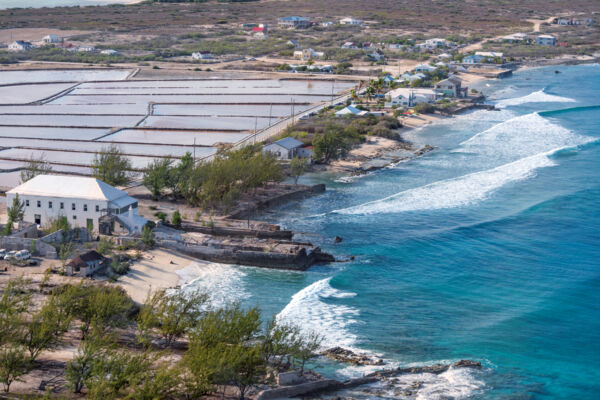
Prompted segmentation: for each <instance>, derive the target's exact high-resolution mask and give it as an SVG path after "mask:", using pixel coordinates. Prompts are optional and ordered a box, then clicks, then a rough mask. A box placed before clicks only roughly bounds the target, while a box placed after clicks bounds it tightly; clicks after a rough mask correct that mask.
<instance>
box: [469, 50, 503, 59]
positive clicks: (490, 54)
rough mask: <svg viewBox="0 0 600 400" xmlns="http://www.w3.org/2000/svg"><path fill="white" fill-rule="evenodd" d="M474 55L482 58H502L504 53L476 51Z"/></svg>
mask: <svg viewBox="0 0 600 400" xmlns="http://www.w3.org/2000/svg"><path fill="white" fill-rule="evenodd" d="M475 55H476V56H481V57H484V58H504V53H500V52H498V51H477V52H475Z"/></svg>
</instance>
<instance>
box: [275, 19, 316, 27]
mask: <svg viewBox="0 0 600 400" xmlns="http://www.w3.org/2000/svg"><path fill="white" fill-rule="evenodd" d="M278 24H279V26H280V27H281V28H295V29H298V28H308V27H310V26H311V22H310V19H309V18H305V17H298V16H291V17H283V18H279V20H278Z"/></svg>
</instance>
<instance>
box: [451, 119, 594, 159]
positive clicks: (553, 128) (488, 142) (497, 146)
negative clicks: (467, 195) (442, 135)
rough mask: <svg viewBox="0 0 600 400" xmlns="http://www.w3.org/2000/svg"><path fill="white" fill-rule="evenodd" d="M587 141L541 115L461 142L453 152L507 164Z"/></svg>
mask: <svg viewBox="0 0 600 400" xmlns="http://www.w3.org/2000/svg"><path fill="white" fill-rule="evenodd" d="M588 140H589V138H587V137H584V136H581V135H577V134H574V133H573V132H572V131H570V130H569V129H567V128H564V127H562V126H560V125H558V124H554V123H552V122H550V121H549V120H547V119H546V118H544V117H542V116H540V115H539V114H538V113H531V114H526V115H520V116H518V117H513V118H510V119H508V120H506V121H504V122H501V123H499V124H496V125H494V126H492V127H491V128H489V129H487V130H485V131H483V132H479V133H478V134H476V135H474V136H472V137H471V138H470V139H468V140H465V141H464V142H462V143H461V144H460V146H459V147H458V148H457V149H456V150H454V151H456V152H467V153H472V154H477V155H479V156H482V157H484V158H485V159H486V160H490V159H501V160H503V161H505V162H506V161H514V160H516V159H519V158H522V157H527V156H531V155H533V154H538V153H542V152H546V151H550V150H552V149H556V148H558V147H563V146H574V145H578V144H582V143H585V142H586V141H588Z"/></svg>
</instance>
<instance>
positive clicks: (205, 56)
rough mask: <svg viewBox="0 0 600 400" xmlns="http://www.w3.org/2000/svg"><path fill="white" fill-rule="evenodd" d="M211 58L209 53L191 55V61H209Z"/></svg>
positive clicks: (201, 52)
mask: <svg viewBox="0 0 600 400" xmlns="http://www.w3.org/2000/svg"><path fill="white" fill-rule="evenodd" d="M212 58H213V56H212V54H211V53H210V51H200V52H197V53H192V59H194V60H211V59H212Z"/></svg>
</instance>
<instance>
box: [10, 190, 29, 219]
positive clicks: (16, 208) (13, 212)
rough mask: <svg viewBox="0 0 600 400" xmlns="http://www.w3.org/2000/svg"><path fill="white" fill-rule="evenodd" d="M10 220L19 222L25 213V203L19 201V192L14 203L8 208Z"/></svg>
mask: <svg viewBox="0 0 600 400" xmlns="http://www.w3.org/2000/svg"><path fill="white" fill-rule="evenodd" d="M6 214H7V216H8V220H9V221H11V222H19V221H22V220H23V215H24V214H25V203H24V202H22V201H19V194H16V195H15V198H14V199H13V201H12V205H11V206H10V207H8V209H7V210H6Z"/></svg>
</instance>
